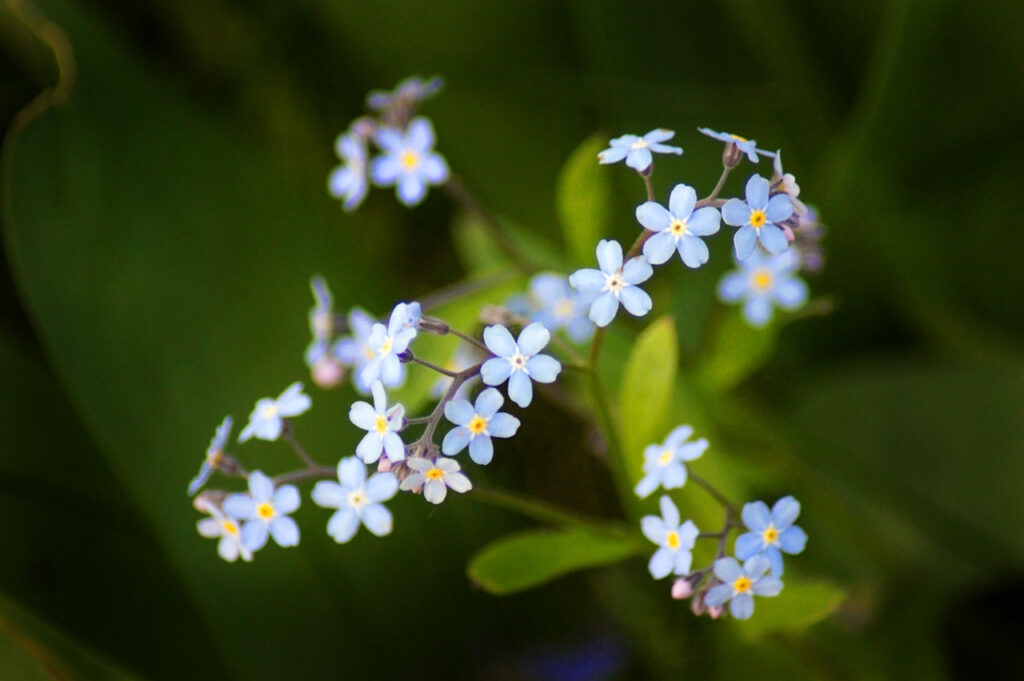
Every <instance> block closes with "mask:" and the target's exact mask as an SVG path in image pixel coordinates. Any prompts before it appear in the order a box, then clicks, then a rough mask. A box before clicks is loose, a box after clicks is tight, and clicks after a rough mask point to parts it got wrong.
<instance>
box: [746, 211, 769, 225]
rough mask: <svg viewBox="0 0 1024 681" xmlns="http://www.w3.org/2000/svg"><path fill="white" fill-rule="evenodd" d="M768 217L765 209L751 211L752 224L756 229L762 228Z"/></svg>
mask: <svg viewBox="0 0 1024 681" xmlns="http://www.w3.org/2000/svg"><path fill="white" fill-rule="evenodd" d="M766 219H767V218H766V217H765V214H764V211H763V210H752V211H750V226H751V227H753V228H754V229H761V227H763V226H764V222H765V220H766Z"/></svg>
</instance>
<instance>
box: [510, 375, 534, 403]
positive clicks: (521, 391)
mask: <svg viewBox="0 0 1024 681" xmlns="http://www.w3.org/2000/svg"><path fill="white" fill-rule="evenodd" d="M508 397H509V399H510V400H512V401H513V402H515V403H516V404H518V405H519V406H520V407H528V406H530V402H532V401H533V383H532V382H531V381H530V379H529V378H528V377H527V376H526V374H524V373H523V372H522V371H517V372H515V373H513V374H512V377H511V378H509V379H508Z"/></svg>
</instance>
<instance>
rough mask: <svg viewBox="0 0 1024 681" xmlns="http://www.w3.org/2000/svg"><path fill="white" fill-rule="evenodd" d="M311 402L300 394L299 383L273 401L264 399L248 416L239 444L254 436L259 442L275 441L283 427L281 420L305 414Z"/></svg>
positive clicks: (306, 396) (288, 388)
mask: <svg viewBox="0 0 1024 681" xmlns="http://www.w3.org/2000/svg"><path fill="white" fill-rule="evenodd" d="M312 404H313V401H312V400H311V399H310V398H309V395H304V394H303V392H302V384H301V383H298V382H296V383H292V384H291V385H290V386H288V387H287V388H285V390H284V392H283V393H281V394H280V395H279V396H278V398H277V399H276V400H275V399H274V398H272V397H264V398H263V399H261V400H260V401H259V402H257V403H256V406H255V407H254V408H253V410H252V413H251V414H249V423H248V424H247V425H246V426H245V428H244V429H243V430H242V432H241V433H240V434H239V435H238V441H239V442H245V441H246V440H248V439H249V438H251V437H253V436H255V437H257V438H259V439H260V440H276V439H277V438H279V437H280V436H281V429H282V428H283V427H284V422H283V421H282V419H283V418H285V417H288V416H298V415H300V414H303V413H305V412H306V411H307V410H308V409H309V408H310V406H311V405H312Z"/></svg>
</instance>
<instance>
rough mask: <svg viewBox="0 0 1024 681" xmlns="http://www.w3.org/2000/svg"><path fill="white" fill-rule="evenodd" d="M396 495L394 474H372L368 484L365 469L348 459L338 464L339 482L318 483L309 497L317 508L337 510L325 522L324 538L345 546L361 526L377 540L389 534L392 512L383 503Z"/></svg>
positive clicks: (396, 486) (396, 481) (396, 485)
mask: <svg viewBox="0 0 1024 681" xmlns="http://www.w3.org/2000/svg"><path fill="white" fill-rule="evenodd" d="M339 483H340V484H339ZM397 491H398V479H397V478H396V477H395V474H394V473H374V474H373V475H372V476H370V479H369V480H367V479H366V466H364V465H363V464H362V462H361V461H360V460H359V459H357V458H356V457H354V456H350V457H347V458H344V459H342V460H341V461H339V462H338V482H334V481H333V480H321V481H320V482H318V483H316V486H315V487H313V495H312V496H313V501H314V503H316V504H317V505H318V506H323V507H324V508H336V509H338V510H337V511H335V512H334V514H333V515H332V516H331V519H330V520H328V521H327V534H329V535H331V537H333V538H334V541H336V542H338V543H339V544H344V543H345V542H347V541H348V540H350V539H352V537H354V536H355V534H356V530H358V529H359V523H360V522H361V523H362V524H363V525H364V526H366V529H368V530H369V531H370V532H372V533H373V534H375V535H377V536H378V537H383V536H384V535H386V534H390V533H391V527H392V520H391V511H389V510H388V509H386V508H385V507H384V504H383V502H385V501H387V500H388V499H390V498H391V497H393V496H395V493H396V492H397Z"/></svg>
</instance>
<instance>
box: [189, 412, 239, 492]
mask: <svg viewBox="0 0 1024 681" xmlns="http://www.w3.org/2000/svg"><path fill="white" fill-rule="evenodd" d="M229 437H231V417H230V416H225V417H224V420H223V421H221V424H220V425H219V426H217V432H215V433H214V434H213V439H212V440H210V446H209V447H207V448H206V458H205V459H203V463H202V465H201V466H200V467H199V473H197V474H196V477H194V478H192V482H190V483H189V484H188V495H189V496H193V495H195V493H196V492H198V491H199V490H200V489H201V488H202V486H203V485H205V484H206V481H207V480H209V479H210V476H211V475H213V471H215V470H216V469H217V464H218V463H220V460H221V457H223V456H224V445H226V444H227V443H228V438H229Z"/></svg>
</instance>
